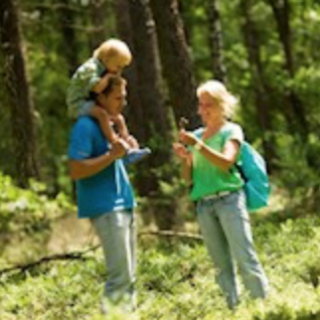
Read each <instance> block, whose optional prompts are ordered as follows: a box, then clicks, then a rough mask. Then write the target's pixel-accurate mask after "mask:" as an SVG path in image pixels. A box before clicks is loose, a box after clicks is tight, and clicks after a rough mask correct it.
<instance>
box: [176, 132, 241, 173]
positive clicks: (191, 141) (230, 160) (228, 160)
mask: <svg viewBox="0 0 320 320" xmlns="http://www.w3.org/2000/svg"><path fill="white" fill-rule="evenodd" d="M180 139H181V141H182V142H183V143H185V144H187V145H192V146H194V147H195V148H196V149H197V150H198V151H199V152H200V153H201V154H202V155H203V156H204V157H206V158H207V159H208V160H209V161H210V162H211V163H212V164H214V165H215V166H217V167H218V168H219V169H221V170H223V171H228V170H229V169H230V168H231V167H232V166H233V165H234V163H235V162H236V161H237V156H238V153H239V151H240V142H239V141H237V140H228V141H227V142H226V144H225V146H224V148H223V150H222V152H218V151H215V150H213V149H211V148H210V147H209V146H207V145H205V144H204V142H203V141H202V140H201V139H199V138H197V137H195V136H194V135H193V134H192V133H190V132H186V131H185V130H181V131H180Z"/></svg>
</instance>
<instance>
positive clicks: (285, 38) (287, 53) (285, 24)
mask: <svg viewBox="0 0 320 320" xmlns="http://www.w3.org/2000/svg"><path fill="white" fill-rule="evenodd" d="M268 2H269V4H270V6H271V8H272V12H273V15H274V18H275V20H276V23H277V27H278V32H279V39H280V42H281V45H282V48H283V53H284V58H285V63H284V67H285V69H286V71H287V74H288V76H289V78H290V79H294V76H295V70H294V62H293V55H292V40H291V28H290V4H289V1H288V0H268ZM285 100H286V104H287V105H288V107H289V108H290V110H291V116H290V118H289V121H290V126H291V127H292V129H293V131H295V132H299V134H300V136H301V138H302V141H303V142H305V141H307V138H308V133H309V124H308V121H307V118H306V112H305V108H304V106H303V103H302V101H301V99H300V97H299V96H298V95H297V93H296V92H294V91H293V90H292V88H288V90H287V92H286V93H285Z"/></svg>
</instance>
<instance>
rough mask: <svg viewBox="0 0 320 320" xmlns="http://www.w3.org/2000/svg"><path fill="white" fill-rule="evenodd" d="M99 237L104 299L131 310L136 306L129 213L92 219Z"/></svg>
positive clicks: (133, 230)
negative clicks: (105, 278)
mask: <svg viewBox="0 0 320 320" xmlns="http://www.w3.org/2000/svg"><path fill="white" fill-rule="evenodd" d="M91 221H92V224H93V226H94V228H95V230H96V232H97V234H98V236H99V238H100V241H101V245H102V248H103V252H104V257H105V261H106V266H107V272H108V281H107V282H106V286H105V296H106V298H107V300H108V303H109V304H110V305H118V304H120V305H121V306H122V307H123V308H125V309H127V310H128V311H130V309H131V310H132V309H134V308H135V307H136V306H135V305H136V297H135V279H136V243H137V241H136V225H135V219H134V214H133V212H132V211H131V210H125V211H117V212H111V213H108V214H103V215H101V216H98V217H97V218H93V219H91Z"/></svg>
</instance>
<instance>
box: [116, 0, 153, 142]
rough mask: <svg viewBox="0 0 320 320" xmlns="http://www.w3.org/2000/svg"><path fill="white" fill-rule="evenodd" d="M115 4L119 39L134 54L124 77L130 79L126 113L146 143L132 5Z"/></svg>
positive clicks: (125, 2)
mask: <svg viewBox="0 0 320 320" xmlns="http://www.w3.org/2000/svg"><path fill="white" fill-rule="evenodd" d="M113 3H114V10H115V14H116V23H117V31H118V34H119V37H120V38H121V39H122V40H123V41H125V42H126V43H127V44H128V46H129V48H130V50H131V51H132V54H133V61H132V63H131V65H130V66H129V67H128V68H126V69H125V70H124V76H125V77H126V78H127V79H128V106H127V107H126V108H125V110H124V112H125V115H126V119H127V120H128V124H129V128H130V132H132V133H133V135H134V136H135V137H137V138H138V140H139V141H141V142H143V143H146V141H147V129H146V126H144V125H141V122H142V123H144V122H145V121H146V120H147V119H145V115H144V110H143V108H142V102H141V98H140V94H139V83H138V75H137V62H136V58H135V57H136V56H137V53H136V51H135V47H134V43H133V34H132V29H133V28H132V24H131V17H130V5H129V1H128V0H114V1H113ZM139 124H140V125H139Z"/></svg>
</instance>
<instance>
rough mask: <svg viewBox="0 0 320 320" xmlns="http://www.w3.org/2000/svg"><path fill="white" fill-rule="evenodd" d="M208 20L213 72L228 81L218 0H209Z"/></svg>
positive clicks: (217, 76) (215, 75)
mask: <svg viewBox="0 0 320 320" xmlns="http://www.w3.org/2000/svg"><path fill="white" fill-rule="evenodd" d="M207 5H208V11H207V12H208V22H209V29H210V48H211V54H212V64H213V74H214V77H215V78H216V79H218V80H220V81H221V82H224V83H225V82H226V80H227V78H226V77H227V74H226V67H225V65H224V63H223V36H222V30H221V23H220V14H219V10H218V7H217V1H216V0H209V1H208V3H207Z"/></svg>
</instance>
